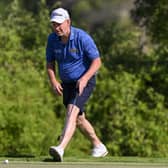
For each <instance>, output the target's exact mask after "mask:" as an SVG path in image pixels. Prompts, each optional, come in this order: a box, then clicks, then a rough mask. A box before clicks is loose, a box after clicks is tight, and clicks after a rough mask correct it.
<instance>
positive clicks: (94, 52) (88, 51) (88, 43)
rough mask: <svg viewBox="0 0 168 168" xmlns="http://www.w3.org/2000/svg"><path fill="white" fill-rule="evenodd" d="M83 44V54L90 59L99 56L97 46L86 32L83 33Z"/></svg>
mask: <svg viewBox="0 0 168 168" xmlns="http://www.w3.org/2000/svg"><path fill="white" fill-rule="evenodd" d="M82 42H83V46H84V52H85V55H86V56H87V57H88V58H90V59H91V60H93V59H95V58H97V57H99V56H100V53H99V51H98V48H97V46H96V44H95V42H94V40H93V39H92V37H91V36H90V35H88V34H87V33H86V34H84V35H83V40H82Z"/></svg>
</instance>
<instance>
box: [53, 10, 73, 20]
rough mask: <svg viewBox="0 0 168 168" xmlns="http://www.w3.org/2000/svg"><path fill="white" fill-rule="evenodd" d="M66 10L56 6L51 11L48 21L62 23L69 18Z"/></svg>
mask: <svg viewBox="0 0 168 168" xmlns="http://www.w3.org/2000/svg"><path fill="white" fill-rule="evenodd" d="M69 18H70V17H69V14H68V11H67V10H65V9H63V8H58V9H55V10H53V11H52V13H51V17H50V21H51V22H56V23H63V22H64V21H65V20H67V19H69Z"/></svg>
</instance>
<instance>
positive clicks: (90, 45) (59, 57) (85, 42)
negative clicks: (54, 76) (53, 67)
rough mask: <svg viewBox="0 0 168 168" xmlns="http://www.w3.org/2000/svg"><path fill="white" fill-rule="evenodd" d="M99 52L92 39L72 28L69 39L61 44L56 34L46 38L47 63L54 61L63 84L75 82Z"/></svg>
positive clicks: (81, 31) (79, 30)
mask: <svg viewBox="0 0 168 168" xmlns="http://www.w3.org/2000/svg"><path fill="white" fill-rule="evenodd" d="M97 57H99V51H98V49H97V47H96V45H95V43H94V41H93V39H92V38H91V37H90V36H89V35H88V34H87V33H86V32H85V31H83V30H81V29H78V28H75V27H72V26H71V33H70V38H69V40H68V42H67V43H66V44H63V43H62V42H61V40H60V37H58V36H57V35H56V33H51V34H50V35H49V37H48V43H47V47H46V60H47V62H53V61H56V62H57V64H58V70H59V76H60V79H61V80H62V81H63V82H73V81H77V80H78V79H79V78H80V77H81V76H82V75H83V74H84V73H85V72H86V71H87V70H88V68H89V66H90V64H91V62H92V60H93V59H95V58H97Z"/></svg>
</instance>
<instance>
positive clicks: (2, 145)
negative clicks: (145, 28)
mask: <svg viewBox="0 0 168 168" xmlns="http://www.w3.org/2000/svg"><path fill="white" fill-rule="evenodd" d="M24 2H25V1H21V0H20V1H19V0H14V1H12V3H10V4H9V6H8V8H7V9H6V10H5V11H4V13H3V14H1V18H2V20H1V22H0V49H1V53H0V55H1V56H0V65H1V66H0V74H1V75H0V90H1V92H0V151H1V154H8V155H14V156H16V155H24V154H26V155H28V154H30V155H46V154H48V148H49V146H50V145H54V144H56V143H57V142H56V138H57V136H58V135H59V134H60V132H61V130H62V127H63V122H64V116H65V112H64V111H65V109H64V108H63V105H62V100H61V98H59V97H56V96H55V95H54V94H52V91H51V90H50V86H49V82H48V79H47V74H46V70H45V45H46V40H47V36H48V33H49V32H50V31H51V29H50V26H49V19H48V16H49V10H48V9H47V8H46V4H45V1H44V0H40V1H38V3H37V2H36V3H33V4H29V5H28V6H27V7H26V5H25V3H24ZM102 2H103V1H101V0H100V1H95V3H94V2H93V1H86V2H83V1H81V2H78V3H76V4H75V5H74V7H73V9H74V8H75V10H73V16H75V17H74V18H75V24H77V23H78V24H79V25H82V26H84V27H86V29H87V30H89V29H90V27H89V25H88V22H84V23H83V20H82V19H79V18H80V17H81V16H80V11H82V9H81V8H84V9H83V10H84V11H85V12H86V13H87V12H91V11H92V9H93V7H94V9H96V10H97V9H99V8H100V6H101V4H102ZM141 2H142V1H141ZM159 2H160V1H159ZM163 2H165V1H161V2H160V3H157V4H160V8H161V9H164V8H163ZM4 4H5V3H4ZM143 5H144V4H143ZM76 6H78V8H76ZM149 7H150V6H149ZM157 7H158V5H156V2H155V5H154V9H156V8H157ZM160 8H159V10H154V11H155V12H151V13H150V16H151V15H152V16H155V17H152V19H151V20H150V19H149V20H150V21H151V25H153V26H154V24H153V23H154V22H155V23H156V24H157V22H158V20H159V18H160V17H161V16H162V14H166V12H165V13H164V12H163V11H162V10H160ZM165 8H166V6H165ZM86 9H87V10H86ZM147 9H148V11H147ZM147 9H146V8H143V10H144V11H145V12H147V13H148V12H150V11H152V10H153V8H151V7H150V8H147ZM149 9H150V10H149ZM156 11H158V13H157V12H156ZM153 13H155V14H154V15H153ZM140 14H142V13H140ZM140 14H139V16H140ZM160 21H162V19H161V20H160ZM165 24H166V23H165ZM158 26H161V24H158ZM166 28H167V27H164V28H163V29H158V31H159V32H158V33H156V31H155V28H154V27H153V28H152V27H149V30H150V31H151V35H152V34H154V33H156V35H155V37H154V38H155V39H157V40H158V44H159V45H158V47H157V48H156V49H151V51H152V52H150V53H148V54H146V55H145V54H143V53H142V52H141V50H140V46H139V37H140V31H139V29H138V28H137V27H135V26H133V25H132V24H130V23H129V24H125V25H121V24H119V23H118V22H114V21H113V22H109V23H108V24H104V25H103V26H102V27H99V28H97V29H96V30H95V32H94V35H93V36H94V39H95V40H96V43H97V44H98V48H99V49H100V53H101V57H102V60H103V66H102V68H101V70H100V72H99V73H98V76H97V79H98V80H97V87H96V89H95V91H94V94H93V95H92V97H91V99H90V103H89V104H88V105H87V107H86V115H87V117H88V119H89V120H90V121H91V123H92V124H93V126H94V127H95V129H96V132H97V133H98V135H99V137H100V138H101V139H102V140H103V142H104V143H105V144H107V146H108V149H109V152H110V155H114V156H167V155H168V154H167V151H168V145H167V144H168V122H167V121H168V115H167V114H168V113H167V112H168V104H167V102H168V96H167V95H168V91H167V85H168V75H167V74H168V70H167V53H168V50H167V44H166V43H165V42H166V38H164V37H163V36H162V34H163V33H164V32H165V31H166ZM157 34H158V36H157ZM162 44H166V45H165V46H164V45H162ZM163 46H164V47H163ZM88 145H89V142H88V141H87V140H86V139H85V138H83V136H82V135H81V134H80V133H79V132H78V131H77V132H76V134H75V137H74V138H73V139H72V141H71V143H70V145H69V146H68V148H67V150H68V152H67V153H66V154H67V155H68V153H69V154H73V153H74V154H76V153H78V154H79V155H85V154H86V153H89V146H88Z"/></svg>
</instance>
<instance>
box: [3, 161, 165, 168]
mask: <svg viewBox="0 0 168 168" xmlns="http://www.w3.org/2000/svg"><path fill="white" fill-rule="evenodd" d="M0 168H168V165H166V164H149V163H148V164H147V163H146V164H141V163H111V162H106V163H102V162H101V163H100V162H97V163H96V162H94V163H78V162H75V163H74V162H64V163H44V162H31V163H30V162H27V163H24V162H11V163H9V164H1V165H0Z"/></svg>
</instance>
